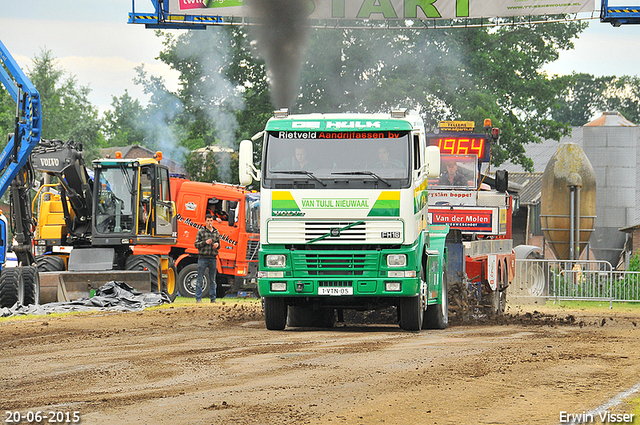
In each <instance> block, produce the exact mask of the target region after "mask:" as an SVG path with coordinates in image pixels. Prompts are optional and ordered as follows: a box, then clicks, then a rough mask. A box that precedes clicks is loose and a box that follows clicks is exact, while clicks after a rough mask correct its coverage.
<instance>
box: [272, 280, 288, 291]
mask: <svg viewBox="0 0 640 425" xmlns="http://www.w3.org/2000/svg"><path fill="white" fill-rule="evenodd" d="M286 290H287V282H271V291H272V292H284V291H286Z"/></svg>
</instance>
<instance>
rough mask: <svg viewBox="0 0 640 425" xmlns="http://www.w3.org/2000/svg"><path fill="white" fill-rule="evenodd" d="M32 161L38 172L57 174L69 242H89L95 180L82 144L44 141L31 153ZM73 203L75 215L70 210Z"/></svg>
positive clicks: (72, 207)
mask: <svg viewBox="0 0 640 425" xmlns="http://www.w3.org/2000/svg"><path fill="white" fill-rule="evenodd" d="M31 163H32V164H33V168H34V170H35V171H39V172H42V173H46V174H49V175H52V176H55V177H57V179H58V182H59V184H60V186H59V187H60V189H61V190H60V196H61V198H62V199H65V200H67V201H68V204H67V202H62V208H63V210H64V219H65V224H66V227H67V232H68V233H69V234H68V236H67V237H68V239H70V240H68V242H69V243H74V242H80V243H82V242H86V243H87V244H89V243H90V242H89V237H90V234H91V215H92V204H93V190H92V184H93V182H92V179H91V177H90V176H89V173H88V172H87V169H86V167H85V162H84V154H83V152H82V145H81V144H77V143H75V142H73V141H67V142H63V141H61V140H42V141H41V142H40V144H39V145H38V146H37V147H35V148H34V149H33V152H32V153H31ZM68 205H71V209H72V210H73V214H71V211H69V209H68Z"/></svg>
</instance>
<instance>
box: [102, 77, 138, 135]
mask: <svg viewBox="0 0 640 425" xmlns="http://www.w3.org/2000/svg"><path fill="white" fill-rule="evenodd" d="M111 106H112V107H113V110H110V111H106V112H105V114H104V127H103V129H104V133H105V139H106V143H107V144H108V145H109V146H129V145H135V144H138V145H140V144H142V143H143V142H144V131H143V129H142V128H141V127H142V126H141V124H140V123H141V122H142V119H143V116H144V109H143V108H142V106H141V105H140V101H139V100H138V99H133V98H132V97H131V96H130V95H129V92H128V91H127V90H125V92H124V94H123V95H122V96H120V97H116V96H112V101H111Z"/></svg>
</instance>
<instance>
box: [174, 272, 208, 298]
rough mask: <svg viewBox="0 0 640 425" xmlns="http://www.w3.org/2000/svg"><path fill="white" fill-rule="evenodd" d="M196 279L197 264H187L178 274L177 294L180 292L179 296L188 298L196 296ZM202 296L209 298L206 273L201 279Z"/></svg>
mask: <svg viewBox="0 0 640 425" xmlns="http://www.w3.org/2000/svg"><path fill="white" fill-rule="evenodd" d="M197 278H198V264H189V265H188V266H185V267H184V268H183V269H182V270H180V273H179V274H178V292H180V295H181V296H183V297H189V298H194V297H195V296H196V279H197ZM202 294H203V296H209V278H208V277H207V274H206V273H205V275H204V276H203V277H202ZM205 294H206V295H205Z"/></svg>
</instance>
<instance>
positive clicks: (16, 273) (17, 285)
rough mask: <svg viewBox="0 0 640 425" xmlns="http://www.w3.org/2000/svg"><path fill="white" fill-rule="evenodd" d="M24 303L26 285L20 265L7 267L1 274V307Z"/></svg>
mask: <svg viewBox="0 0 640 425" xmlns="http://www.w3.org/2000/svg"><path fill="white" fill-rule="evenodd" d="M16 303H19V304H24V285H23V284H22V273H21V268H20V267H6V268H5V269H4V270H3V271H2V274H1V275H0V307H7V308H11V307H13V306H14V305H15V304H16Z"/></svg>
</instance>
